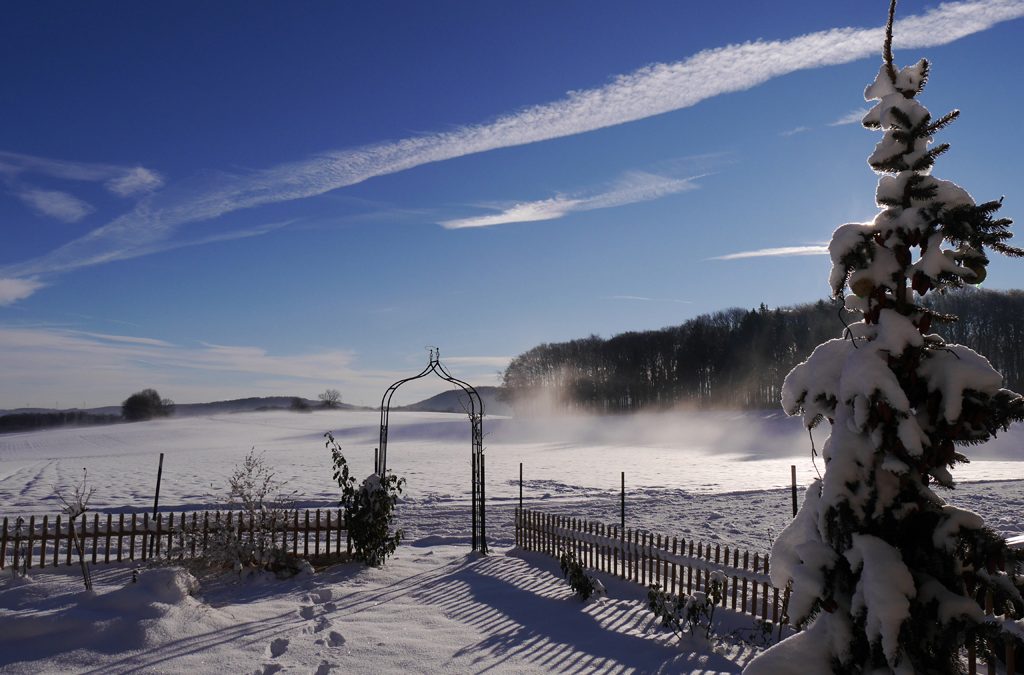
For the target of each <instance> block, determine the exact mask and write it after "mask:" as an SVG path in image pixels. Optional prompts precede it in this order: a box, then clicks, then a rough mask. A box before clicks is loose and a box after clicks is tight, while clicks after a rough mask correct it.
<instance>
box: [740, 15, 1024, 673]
mask: <svg viewBox="0 0 1024 675" xmlns="http://www.w3.org/2000/svg"><path fill="white" fill-rule="evenodd" d="M894 12H895V0H892V4H891V6H890V11H889V22H888V24H887V29H886V39H885V46H884V49H883V57H884V58H883V61H884V62H883V65H882V67H881V69H880V70H879V73H878V77H877V78H876V79H875V81H874V82H873V83H872V84H871V85H870V86H869V87H868V88H867V90H866V91H865V94H864V96H865V99H867V100H869V101H877V104H876V105H875V106H874V108H872V109H871V111H870V112H868V113H867V115H866V116H865V117H864V121H863V122H864V126H865V127H867V128H869V129H879V130H881V131H882V132H883V137H882V140H881V142H880V143H878V145H877V146H876V148H875V151H874V153H872V155H871V157H870V159H869V160H868V162H869V164H870V165H871V167H872V169H874V170H875V171H876V172H878V173H879V174H880V178H879V181H878V188H877V193H876V201H877V203H878V206H879V207H880V208H881V209H882V210H881V212H880V213H879V214H878V215H877V216H876V217H875V219H874V221H873V222H870V223H853V224H847V225H843V226H841V227H839V228H838V229H837V230H836V231H835V233H834V234H833V236H832V241H831V244H830V245H829V253H830V254H831V258H832V264H833V267H832V273H831V276H830V279H829V283H830V286H831V289H832V293H833V295H834V297H835V298H836V299H837V300H841V301H844V302H845V305H846V307H847V308H849V309H853V310H856V311H858V312H860V313H861V314H862V316H863V320H862V321H860V322H859V323H856V324H854V325H853V326H850V327H849V330H848V331H846V333H845V334H844V338H843V339H836V340H830V341H828V342H825V343H823V344H821V345H819V346H818V347H817V348H816V349H815V350H814V352H813V353H812V354H811V356H810V357H809V358H808V359H807V360H806V361H805V362H803V363H802V364H800V365H799V366H797V367H796V368H794V369H793V371H792V372H791V373H790V374H789V375H788V377H787V378H786V381H785V384H784V386H783V393H782V404H783V407H784V408H785V410H786V411H787V412H788V413H789V414H792V415H796V414H802V415H803V419H804V422H805V424H806V425H807V426H808V428H810V427H813V426H815V425H816V424H818V423H819V422H820V421H821V420H822V419H827V420H828V421H829V423H830V424H831V427H832V428H831V432H832V433H831V436H830V438H829V439H828V441H827V442H826V444H825V447H824V450H823V454H824V459H825V473H824V476H823V478H822V479H821V480H819V481H815V482H814V483H813V484H812V485H811V486H810V487H809V488H808V491H807V496H806V500H805V502H804V504H803V507H802V508H801V510H800V512H799V513H798V515H797V517H796V518H795V519H794V520H793V521H792V523H791V524H790V525H789V526H788V527H787V528H786V530H785V531H784V532H783V533H782V534H781V535H780V536H779V538H778V539H777V540H776V542H775V545H774V547H773V559H772V581H773V583H775V584H776V585H777V586H782V587H784V586H787V585H790V584H791V589H792V594H791V598H790V601H789V615H790V617H791V619H792V620H793V621H794V622H795V623H797V624H800V625H806V626H807V627H808V628H807V630H805V631H803V632H801V633H798V634H796V635H794V636H792V637H790V638H788V639H787V640H784V641H783V642H781V643H779V644H778V645H776V646H775V647H773V648H772V649H770V650H768V651H767V652H765V653H764V654H762V655H761V656H760V657H759V658H758V659H756V660H754V661H753V662H752V663H751V664H750V666H749V667H748V670H747V671H746V672H747V673H749V674H750V675H764V674H766V673H792V672H801V673H869V672H870V673H919V674H923V673H943V674H945V673H957V672H960V671H961V662H960V650H961V647H962V646H963V645H965V644H977V645H978V646H979V647H980V648H981V649H984V646H985V645H986V644H990V643H991V642H995V643H996V644H1000V643H1001V642H1002V641H1004V640H1014V641H1016V642H1017V644H1018V646H1024V641H1022V638H1024V622H1022V621H1020V620H1015V619H1014V617H1021V616H1022V610H1024V603H1022V601H1021V582H1020V581H1019V579H1018V578H1017V577H1016V576H1015V571H1019V568H1018V567H1017V565H1018V564H1019V563H1018V561H1017V559H1015V558H1014V557H1013V552H1012V551H1011V550H1010V549H1008V548H1007V546H1006V543H1005V541H1004V540H1003V539H1002V538H1000V537H999V536H997V535H996V534H995V533H994V532H993V531H992V530H991V529H989V528H987V527H986V526H985V525H984V523H983V521H982V519H981V518H980V517H979V516H977V515H975V514H974V513H971V512H969V511H965V510H963V509H959V508H956V507H954V506H951V505H949V504H947V503H946V502H945V501H944V500H943V499H942V498H941V497H940V496H938V495H937V494H936V492H935V491H934V490H933V488H936V487H941V488H952V487H953V479H952V475H951V474H950V471H949V469H951V468H953V467H954V466H955V465H957V464H958V463H961V462H966V461H968V460H967V458H966V457H965V456H964V455H962V454H960V452H958V447H960V448H962V447H963V446H969V445H974V444H978V443H982V442H984V441H986V440H987V439H988V438H990V437H991V436H993V435H995V433H996V432H997V431H999V430H1005V429H1006V428H1007V427H1008V425H1009V424H1010V423H1011V422H1014V421H1021V420H1022V419H1024V399H1022V397H1021V396H1019V395H1018V394H1015V393H1013V392H1011V391H1009V390H1006V389H1003V388H1001V387H1002V377H1001V375H1000V374H999V373H998V372H996V371H995V370H994V369H993V368H992V367H991V365H990V364H989V362H988V360H986V359H985V358H984V357H982V356H980V355H979V354H977V353H976V352H974V351H972V350H970V349H968V348H967V347H963V346H960V345H954V344H947V343H945V342H944V341H943V339H942V338H941V337H940V336H939V335H937V334H934V333H932V328H933V324H938V323H940V322H943V321H949V320H953V319H954V318H955V317H949V316H941V315H938V314H936V313H935V312H933V311H931V310H929V309H928V308H926V307H924V306H922V305H921V304H920V302H919V299H920V298H921V297H922V296H924V295H925V294H926V293H928V292H940V293H942V292H945V291H946V290H947V289H950V288H955V287H958V286H961V285H962V284H964V283H980V282H981V280H982V279H984V278H985V267H986V265H987V264H988V258H987V251H996V252H999V253H1004V254H1007V255H1010V256H1021V255H1024V250H1021V249H1019V248H1014V247H1011V246H1009V245H1008V244H1007V243H1006V240H1007V239H1009V238H1010V236H1011V234H1010V232H1009V225H1010V221H1009V220H1006V219H1001V218H996V217H995V214H996V211H997V210H998V209H999V207H1000V202H998V201H992V202H985V203H983V204H977V203H975V201H974V200H973V199H972V198H971V196H970V195H969V194H968V193H967V192H966V191H964V190H963V189H962V188H960V187H959V186H957V185H955V184H954V183H952V182H949V181H945V180H940V179H938V178H935V177H934V176H932V175H931V171H932V165H933V164H934V162H935V160H936V158H937V157H939V156H940V155H942V154H943V153H944V152H945V151H946V150H947V149H948V147H949V146H948V145H947V144H940V145H935V146H932V145H931V143H932V136H933V135H934V134H935V133H936V132H937V131H939V130H940V129H942V128H943V127H945V126H946V125H948V124H949V123H950V122H952V121H953V120H954V119H956V117H957V116H958V114H959V113H958V111H953V112H951V113H948V114H946V115H943V116H942V117H940V118H938V119H934V120H933V119H932V117H931V115H930V114H929V113H928V111H927V110H926V109H925V108H924V107H923V106H922V105H921V104H920V103H919V102H918V101H917V100H916V97H917V95H918V94H919V93H920V92H921V90H922V89H923V88H924V85H925V82H926V81H927V79H928V74H929V64H928V62H927V61H925V60H921V61H919V62H918V63H916V64H914V65H912V66H908V67H906V68H902V69H897V68H896V66H894V65H893V57H892V26H893V14H894ZM847 286H849V288H850V290H851V291H852V294H851V295H846V287H847ZM1000 562H1003V563H1006V569H1007V570H1008V573H1003V572H1000V571H998V570H997V566H998V564H999V563H1000ZM986 593H991V594H992V597H993V598H994V607H995V609H994V611H993V612H992V613H990V614H986V613H985V612H984V611H983V610H982V608H981V607H980V606H979V604H978V600H979V599H981V598H983V597H984V596H985V594H986ZM1018 653H1024V652H1018Z"/></svg>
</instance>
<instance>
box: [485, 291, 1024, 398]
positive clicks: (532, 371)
mask: <svg viewBox="0 0 1024 675" xmlns="http://www.w3.org/2000/svg"><path fill="white" fill-rule="evenodd" d="M926 304H927V305H929V306H930V307H931V308H932V309H933V310H935V311H936V312H938V313H941V314H947V315H956V316H958V317H959V320H957V321H953V322H951V323H938V322H936V323H935V324H934V325H933V327H932V332H934V333H938V334H939V335H941V336H942V337H943V338H945V340H946V342H949V343H958V344H963V345H966V346H968V347H971V348H972V349H974V350H975V351H977V352H979V353H980V354H983V355H985V356H986V357H987V358H988V359H989V360H990V361H991V362H992V364H993V366H995V367H996V368H997V369H998V370H999V371H1000V372H1001V373H1002V374H1003V378H1004V386H1006V387H1007V388H1009V389H1013V390H1015V391H1021V390H1024V291H1020V290H1012V291H989V290H978V289H974V288H964V289H961V290H959V291H956V292H952V293H947V294H946V295H937V294H935V295H933V294H929V296H928V297H927V298H926ZM857 320H858V317H857V316H856V315H854V314H853V313H850V312H845V311H843V310H841V309H840V308H839V307H838V306H836V305H834V304H832V303H828V302H825V301H819V302H816V303H811V304H805V305H798V306H795V307H784V308H777V309H769V308H768V307H766V306H764V305H763V304H762V305H761V307H760V308H758V309H754V310H745V309H727V310H724V311H720V312H715V313H713V314H703V315H701V316H698V317H696V318H693V319H690V320H689V321H687V322H685V323H683V324H681V325H679V326H671V327H667V328H662V329H660V330H649V331H636V332H628V333H622V334H620V335H616V336H614V337H612V338H608V339H604V338H601V337H598V336H595V335H591V336H590V337H587V338H582V339H577V340H570V341H568V342H559V343H551V344H542V345H539V346H537V347H534V348H533V349H530V350H529V351H527V352H525V353H523V354H520V355H519V356H517V357H516V358H514V359H513V360H512V362H511V363H510V364H509V366H508V368H506V370H505V373H504V378H503V379H504V381H503V385H504V387H505V390H506V393H505V395H506V397H507V398H508V399H509V400H510V401H511V402H512V403H513V405H514V406H515V408H516V410H517V411H519V412H527V413H528V412H532V411H534V409H537V411H542V410H543V409H545V408H548V407H550V406H552V405H555V406H561V407H564V408H566V409H570V410H586V411H593V412H631V411H636V410H642V409H659V408H669V407H674V406H688V407H696V408H739V409H764V408H776V407H778V405H779V396H780V393H781V390H782V381H783V379H784V378H785V377H786V374H787V373H789V371H790V370H791V369H792V368H793V366H795V365H797V364H798V363H800V362H801V361H803V360H804V359H806V358H807V357H808V356H809V355H810V353H811V351H812V350H813V349H814V348H815V347H816V346H817V345H818V344H820V343H821V342H824V341H825V340H828V339H831V338H838V337H841V336H842V335H843V333H844V331H845V328H844V322H845V323H847V324H849V323H853V322H854V321H857Z"/></svg>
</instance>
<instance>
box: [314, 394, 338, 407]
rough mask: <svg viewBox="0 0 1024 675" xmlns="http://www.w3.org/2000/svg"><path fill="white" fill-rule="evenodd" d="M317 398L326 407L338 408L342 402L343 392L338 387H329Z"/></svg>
mask: <svg viewBox="0 0 1024 675" xmlns="http://www.w3.org/2000/svg"><path fill="white" fill-rule="evenodd" d="M317 398H319V399H320V403H321V404H322V405H323V407H325V408H337V407H338V406H339V405H340V404H341V392H340V391H338V390H337V389H327V390H326V391H324V393H322V394H320V395H319V396H318V397H317Z"/></svg>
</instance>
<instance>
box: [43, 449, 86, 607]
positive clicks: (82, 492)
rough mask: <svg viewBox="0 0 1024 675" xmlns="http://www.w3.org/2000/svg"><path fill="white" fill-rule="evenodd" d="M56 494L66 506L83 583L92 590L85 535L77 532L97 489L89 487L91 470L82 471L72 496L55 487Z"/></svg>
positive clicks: (65, 511)
mask: <svg viewBox="0 0 1024 675" xmlns="http://www.w3.org/2000/svg"><path fill="white" fill-rule="evenodd" d="M53 491H54V494H56V495H57V499H59V500H60V502H61V504H63V505H64V513H66V514H67V516H68V530H70V533H71V541H72V543H74V545H75V551H77V552H78V563H79V565H81V567H82V581H84V582H85V590H87V591H91V590H92V574H91V573H90V572H89V564H88V563H86V562H85V533H84V532H76V531H75V520H76V519H77V518H79V517H80V516H81V515H82V514H84V513H85V512H86V511H88V510H89V501H90V500H92V496H93V493H95V492H96V488H94V487H90V486H89V470H88V469H82V480H81V481H79V482H78V483H76V484H74V485H72V486H71V494H65V493H64V491H62V490H61V489H60V488H57V487H54V489H53Z"/></svg>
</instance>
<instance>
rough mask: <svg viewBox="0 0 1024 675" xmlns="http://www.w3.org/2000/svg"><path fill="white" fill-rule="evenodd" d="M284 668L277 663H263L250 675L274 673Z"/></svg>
mask: <svg viewBox="0 0 1024 675" xmlns="http://www.w3.org/2000/svg"><path fill="white" fill-rule="evenodd" d="M282 670H284V666H282V665H279V664H277V663H264V664H263V667H262V668H257V669H256V670H254V671H253V674H252V675H274V673H279V672H281V671H282Z"/></svg>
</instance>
